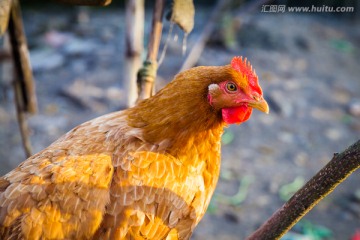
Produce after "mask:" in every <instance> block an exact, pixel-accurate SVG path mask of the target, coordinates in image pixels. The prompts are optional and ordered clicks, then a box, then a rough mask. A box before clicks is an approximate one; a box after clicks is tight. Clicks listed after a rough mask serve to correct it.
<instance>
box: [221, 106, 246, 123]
mask: <svg viewBox="0 0 360 240" xmlns="http://www.w3.org/2000/svg"><path fill="white" fill-rule="evenodd" d="M221 111H222V118H223V120H224V122H226V123H227V124H234V123H237V124H240V123H243V122H245V121H247V120H248V119H249V118H250V116H251V113H252V108H251V107H248V106H245V105H244V106H240V107H233V108H223V109H221Z"/></svg>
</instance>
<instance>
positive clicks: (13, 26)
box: [9, 0, 37, 157]
mask: <svg viewBox="0 0 360 240" xmlns="http://www.w3.org/2000/svg"><path fill="white" fill-rule="evenodd" d="M9 35H10V43H11V48H12V57H13V61H14V69H15V74H14V78H15V79H14V92H15V103H16V112H17V119H18V123H19V128H20V133H21V137H22V142H23V147H24V150H25V153H26V156H27V157H29V156H31V155H32V153H31V143H30V138H29V129H28V125H27V122H26V116H25V112H29V113H35V112H36V111H37V104H36V95H35V85H34V80H33V76H32V70H31V65H30V59H29V53H28V48H27V44H26V38H25V33H24V29H23V24H22V18H21V10H20V3H19V1H18V0H13V2H12V6H11V13H10V19H9Z"/></svg>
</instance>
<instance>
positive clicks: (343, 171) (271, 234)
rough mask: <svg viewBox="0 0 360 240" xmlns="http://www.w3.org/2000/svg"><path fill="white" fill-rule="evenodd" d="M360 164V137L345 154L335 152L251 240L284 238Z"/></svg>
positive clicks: (248, 239) (250, 237)
mask: <svg viewBox="0 0 360 240" xmlns="http://www.w3.org/2000/svg"><path fill="white" fill-rule="evenodd" d="M359 167H360V140H358V141H357V142H356V143H354V144H353V145H352V146H350V147H349V148H348V149H346V150H345V151H343V152H342V153H336V154H334V157H333V158H332V160H331V161H330V162H329V163H328V164H327V165H326V166H325V167H324V168H323V169H321V170H320V171H319V172H318V173H317V174H316V175H315V176H314V177H313V178H312V179H310V181H308V182H307V183H306V184H305V186H303V187H302V188H301V189H300V190H299V191H297V192H296V193H295V194H294V196H293V197H292V198H291V199H290V200H289V201H287V202H286V203H285V204H284V205H283V206H282V207H281V208H280V209H278V210H277V211H276V212H275V213H274V214H273V215H272V216H271V217H270V218H269V219H268V220H267V221H266V222H265V223H264V224H263V225H262V226H261V227H260V228H259V229H258V230H256V231H255V232H254V233H253V234H251V235H250V236H249V237H248V238H247V240H260V239H261V240H273V239H280V238H281V237H282V236H283V235H284V234H285V233H286V232H287V231H288V230H289V229H290V228H291V227H292V226H294V225H295V224H296V223H297V222H298V221H299V220H300V219H301V218H302V217H303V216H304V215H305V214H306V213H308V212H309V211H310V210H311V209H312V208H313V207H314V206H315V205H316V204H317V203H319V201H320V200H321V199H323V198H324V197H326V196H327V195H328V194H330V193H331V192H332V191H333V190H334V188H335V187H336V186H338V185H339V184H340V183H341V182H343V181H344V180H345V179H346V178H347V177H348V176H350V174H351V173H353V172H354V171H355V170H356V169H358V168H359Z"/></svg>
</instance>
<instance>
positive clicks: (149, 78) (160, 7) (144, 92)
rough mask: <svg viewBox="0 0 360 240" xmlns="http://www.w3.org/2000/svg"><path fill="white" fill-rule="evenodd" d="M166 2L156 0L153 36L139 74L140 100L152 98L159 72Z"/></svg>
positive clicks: (152, 28) (152, 27)
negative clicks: (159, 54)
mask: <svg viewBox="0 0 360 240" xmlns="http://www.w3.org/2000/svg"><path fill="white" fill-rule="evenodd" d="M164 4H165V3H164V0H156V2H155V8H154V15H153V20H152V26H151V35H150V41H149V45H148V53H147V57H146V61H145V62H144V66H143V68H142V69H140V70H139V73H138V88H139V98H138V100H141V99H146V98H149V97H151V96H152V93H153V89H154V82H155V77H156V72H157V56H158V52H159V46H160V40H161V32H162V18H163V15H164Z"/></svg>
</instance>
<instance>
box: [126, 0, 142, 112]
mask: <svg viewBox="0 0 360 240" xmlns="http://www.w3.org/2000/svg"><path fill="white" fill-rule="evenodd" d="M125 23H126V33H125V49H126V52H125V67H124V79H125V89H126V90H127V106H128V107H132V106H133V105H134V104H135V102H136V99H137V85H136V81H137V72H138V70H139V69H140V68H141V64H142V61H141V54H142V52H143V50H144V49H143V45H144V0H128V1H126V20H125Z"/></svg>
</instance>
